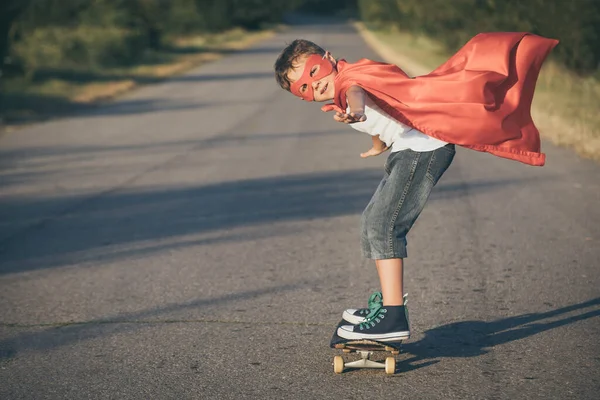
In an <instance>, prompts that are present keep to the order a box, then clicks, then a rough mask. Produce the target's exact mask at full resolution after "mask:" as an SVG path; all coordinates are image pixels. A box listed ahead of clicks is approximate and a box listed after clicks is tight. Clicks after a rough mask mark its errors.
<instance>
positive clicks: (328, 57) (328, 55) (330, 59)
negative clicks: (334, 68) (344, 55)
mask: <svg viewBox="0 0 600 400" xmlns="http://www.w3.org/2000/svg"><path fill="white" fill-rule="evenodd" d="M325 58H327V59H328V60H329V61H331V62H332V63H333V65H337V60H336V59H335V58H334V57H333V55H332V54H331V53H330V52H328V51H326V52H325Z"/></svg>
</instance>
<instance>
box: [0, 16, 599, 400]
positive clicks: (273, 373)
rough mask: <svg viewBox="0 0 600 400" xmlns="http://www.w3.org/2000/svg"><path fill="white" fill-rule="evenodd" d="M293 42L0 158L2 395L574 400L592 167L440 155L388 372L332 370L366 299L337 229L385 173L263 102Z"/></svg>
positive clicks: (358, 270) (198, 72) (594, 233)
mask: <svg viewBox="0 0 600 400" xmlns="http://www.w3.org/2000/svg"><path fill="white" fill-rule="evenodd" d="M297 37H303V38H307V39H311V40H314V41H316V42H318V43H320V44H322V45H323V46H325V47H326V48H327V49H328V50H331V51H332V52H333V54H334V55H335V56H337V57H344V58H346V59H348V60H349V61H355V60H357V59H359V58H361V57H368V58H375V59H377V55H375V54H374V53H373V52H372V51H371V50H370V49H369V48H368V47H367V46H366V45H365V44H364V42H363V41H362V39H361V38H360V36H359V35H358V34H357V33H356V32H355V31H354V30H353V28H352V27H351V26H350V25H347V24H344V23H333V22H327V21H324V22H323V21H316V22H312V23H309V22H305V23H300V24H297V25H294V26H292V27H291V28H290V29H289V30H287V31H284V32H282V33H280V34H277V35H276V36H275V37H273V38H271V39H268V40H266V41H264V42H261V43H260V44H257V45H255V46H254V47H252V48H250V49H248V50H245V51H241V52H238V53H235V54H232V55H229V56H227V57H226V58H223V59H221V60H220V61H216V62H213V63H211V64H207V65H204V66H202V67H200V68H198V69H195V70H193V71H191V72H190V73H188V74H185V75H182V76H179V77H176V78H174V79H171V80H169V81H168V82H164V83H161V84H157V85H151V86H147V87H144V88H142V89H141V90H138V91H136V92H134V93H132V94H130V95H127V96H126V97H123V98H121V99H120V100H118V101H115V102H113V103H111V104H108V105H105V106H102V107H99V108H97V109H94V110H92V111H88V112H86V113H79V114H76V115H72V116H69V117H66V118H62V119H57V120H54V121H51V122H47V123H42V124H38V125H34V126H31V127H28V128H25V129H22V130H19V131H16V132H11V133H6V134H4V135H3V136H2V137H1V138H0V398H2V399H84V398H89V399H149V398H156V399H240V398H249V399H325V398H330V399H375V398H377V399H384V398H406V399H597V398H598V393H600V374H599V373H598V371H599V370H600V318H599V316H600V289H599V288H600V268H599V267H600V212H599V206H600V179H599V177H600V166H599V165H598V164H596V163H594V162H591V161H589V160H583V159H580V158H578V157H577V156H576V155H575V154H574V153H573V152H571V151H570V150H566V149H561V148H557V147H555V146H552V145H551V144H550V143H548V142H547V141H545V142H544V144H543V148H544V150H545V152H546V153H547V165H546V166H545V167H543V168H536V167H529V166H526V165H524V164H520V163H517V162H514V161H508V160H503V159H499V158H496V157H494V156H491V155H488V154H482V153H477V152H474V151H469V150H466V149H459V150H458V152H457V157H456V158H455V161H454V164H453V165H452V166H451V168H450V169H449V170H448V172H447V174H446V175H445V176H444V178H443V179H442V180H441V181H440V183H439V184H438V186H437V187H436V189H435V191H434V193H433V194H432V197H431V199H430V202H429V204H428V207H427V208H426V210H425V211H424V212H423V214H422V216H421V218H420V219H419V221H418V222H417V224H416V226H415V227H414V229H413V231H412V232H411V233H410V236H409V258H408V259H407V261H406V271H405V279H406V281H405V285H406V289H407V292H408V293H409V305H410V313H411V314H410V315H411V324H412V330H413V336H412V338H411V339H410V342H409V343H407V344H406V345H405V346H404V353H402V354H401V355H400V356H399V357H398V363H397V374H396V375H394V376H386V375H385V374H384V373H383V372H382V371H377V370H359V371H350V372H346V373H344V374H342V375H335V374H334V373H333V367H332V359H333V356H334V355H335V354H336V353H335V352H334V351H333V350H331V349H329V347H328V344H329V339H330V337H331V334H332V331H333V328H334V326H335V325H336V323H337V322H338V321H339V319H340V315H341V312H342V311H343V310H344V309H345V308H347V307H357V306H358V307H359V306H362V305H364V303H365V302H366V299H367V298H368V296H369V294H370V293H371V292H372V291H374V290H376V289H377V287H378V281H377V275H376V271H375V268H374V265H373V263H372V262H371V261H368V260H364V259H362V257H361V255H360V246H359V233H358V224H359V216H360V213H361V211H362V209H363V207H364V206H365V205H366V203H367V202H368V200H369V198H370V195H371V194H372V192H373V191H374V189H375V187H376V186H377V184H378V182H379V179H380V177H381V176H382V173H383V170H382V167H383V163H384V161H385V158H384V157H385V156H381V157H377V158H372V159H367V160H363V159H361V158H360V157H359V156H358V155H359V153H360V152H361V151H364V150H366V149H367V148H368V147H369V146H370V139H369V137H368V136H366V135H363V134H360V133H358V132H356V131H354V130H352V129H350V128H349V127H347V126H345V125H343V124H338V123H336V122H334V121H333V119H332V116H331V114H325V113H321V112H320V111H319V109H318V105H315V104H307V103H302V102H300V101H298V100H297V99H295V98H294V97H293V96H292V95H290V94H289V93H286V92H284V91H282V90H280V89H279V88H278V87H277V85H276V83H275V80H274V78H273V73H272V65H273V62H274V60H275V58H276V56H277V55H278V53H279V51H280V50H281V49H282V48H283V46H284V45H285V44H286V43H289V42H291V41H292V40H293V39H294V38H297Z"/></svg>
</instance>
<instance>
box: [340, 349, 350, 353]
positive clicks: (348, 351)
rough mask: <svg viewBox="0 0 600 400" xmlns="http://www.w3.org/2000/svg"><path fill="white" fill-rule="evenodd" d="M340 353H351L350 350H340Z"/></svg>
mask: <svg viewBox="0 0 600 400" xmlns="http://www.w3.org/2000/svg"><path fill="white" fill-rule="evenodd" d="M342 351H343V352H344V353H352V350H350V349H342Z"/></svg>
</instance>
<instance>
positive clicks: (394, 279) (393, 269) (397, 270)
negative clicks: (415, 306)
mask: <svg viewBox="0 0 600 400" xmlns="http://www.w3.org/2000/svg"><path fill="white" fill-rule="evenodd" d="M375 265H377V274H378V275H379V282H380V284H381V294H382V297H383V305H384V306H402V305H404V282H403V277H404V276H403V275H404V274H403V272H404V263H403V260H402V259H401V258H389V259H387V260H375Z"/></svg>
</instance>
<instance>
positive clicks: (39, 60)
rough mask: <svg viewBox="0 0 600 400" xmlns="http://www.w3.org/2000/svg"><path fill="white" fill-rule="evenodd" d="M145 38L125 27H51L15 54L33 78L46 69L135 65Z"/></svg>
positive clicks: (29, 38)
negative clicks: (37, 71)
mask: <svg viewBox="0 0 600 400" xmlns="http://www.w3.org/2000/svg"><path fill="white" fill-rule="evenodd" d="M144 40H145V38H144V36H142V35H141V34H140V33H139V32H136V31H132V30H125V29H122V28H101V27H93V26H80V27H77V28H67V27H47V28H38V29H35V30H33V31H31V32H28V33H27V35H26V36H24V37H22V38H21V40H19V41H18V42H17V43H15V45H14V49H13V54H14V55H15V57H16V58H17V60H18V61H19V63H20V64H21V65H23V66H24V70H25V73H26V76H27V77H28V78H31V77H33V75H34V74H35V71H36V70H39V69H42V68H77V69H94V68H98V67H103V66H116V65H125V64H129V63H133V62H134V61H135V60H136V59H138V58H139V57H140V55H141V53H142V52H143V51H144V49H145V48H146V45H145V43H144Z"/></svg>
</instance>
